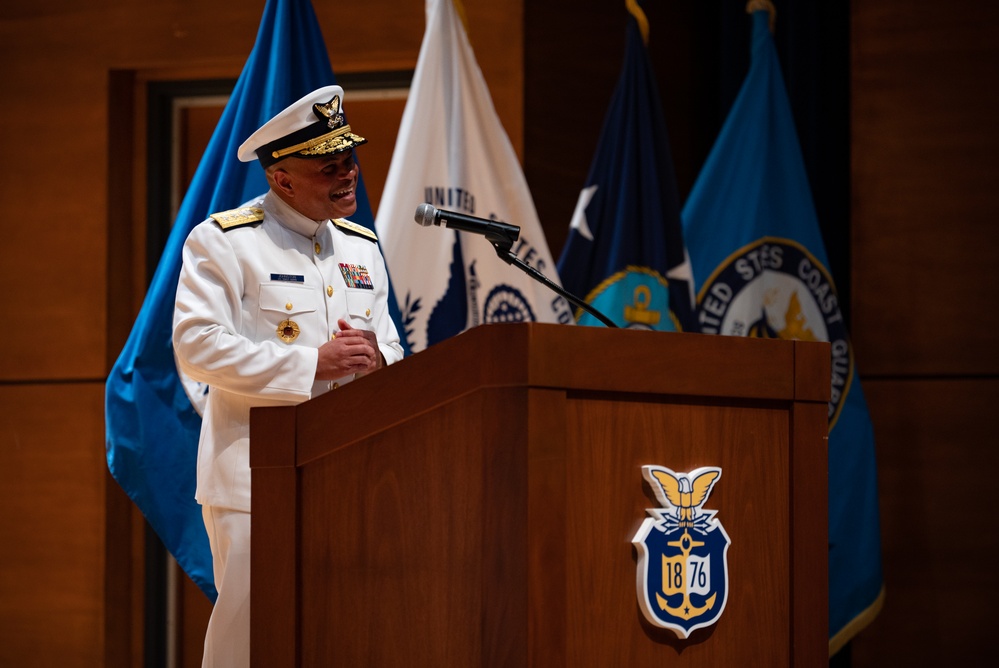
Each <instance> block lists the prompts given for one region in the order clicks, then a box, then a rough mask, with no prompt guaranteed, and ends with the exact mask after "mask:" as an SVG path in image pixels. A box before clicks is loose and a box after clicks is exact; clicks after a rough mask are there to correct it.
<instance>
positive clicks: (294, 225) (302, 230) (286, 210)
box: [263, 190, 329, 239]
mask: <svg viewBox="0 0 999 668" xmlns="http://www.w3.org/2000/svg"><path fill="white" fill-rule="evenodd" d="M263 207H264V211H266V212H267V214H268V215H270V216H272V217H273V218H274V219H275V220H277V222H279V223H280V224H281V225H283V226H284V227H287V228H288V229H289V230H291V231H292V232H297V233H298V234H301V235H302V236H303V237H308V238H309V239H311V238H312V237H314V236H316V234H317V233H318V232H319V229H320V228H321V227H323V226H324V225H325V224H326V223H327V222H328V220H329V219H326V220H320V221H318V222H317V221H315V220H312V219H311V218H308V217H306V216H303V215H302V214H300V213H299V212H298V211H296V210H295V209H293V208H292V207H291V205H290V204H288V203H287V202H285V201H284V200H283V199H281V198H280V197H278V196H277V195H276V194H275V193H274V191H273V190H270V191H268V193H267V195H266V196H265V197H264V203H263Z"/></svg>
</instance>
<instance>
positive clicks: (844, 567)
mask: <svg viewBox="0 0 999 668" xmlns="http://www.w3.org/2000/svg"><path fill="white" fill-rule="evenodd" d="M752 20H753V46H752V63H751V66H750V70H749V73H748V74H747V76H746V80H745V82H744V83H743V86H742V89H741V90H740V92H739V95H738V97H737V98H736V100H735V103H734V105H733V107H732V110H731V111H730V113H729V115H728V118H727V119H726V121H725V124H724V126H723V127H722V130H721V133H720V135H719V137H718V139H717V141H716V143H715V145H714V147H713V149H712V151H711V153H710V155H709V156H708V159H707V161H706V162H705V165H704V167H703V169H702V171H701V174H700V176H699V177H698V179H697V182H696V183H695V185H694V188H693V190H692V192H691V194H690V197H689V199H688V200H687V203H686V205H685V207H684V209H683V222H684V235H685V238H686V241H687V247H688V250H689V252H690V258H691V261H692V264H693V270H694V278H695V279H696V280H697V281H698V283H699V287H698V297H697V302H698V320H699V323H700V329H701V331H703V332H706V333H712V334H727V335H735V336H755V337H779V338H784V339H798V340H818V341H828V342H829V343H830V345H831V354H832V378H831V383H832V400H831V401H830V403H829V647H830V654H834V653H835V652H836V651H838V650H839V649H840V648H841V647H842V646H843V645H844V644H845V643H846V642H848V641H849V639H850V638H851V637H852V636H853V635H855V634H856V633H857V632H858V631H859V630H860V629H861V628H863V627H864V626H865V625H866V624H867V623H868V622H869V621H870V620H871V619H873V618H874V616H875V615H876V614H877V612H878V610H879V609H880V607H881V602H882V599H883V582H882V572H881V537H880V527H879V516H878V493H877V478H876V469H875V458H874V435H873V429H872V426H871V420H870V416H869V414H868V411H867V404H866V402H865V400H864V395H863V392H862V391H861V387H860V378H859V376H858V374H857V370H856V368H855V365H854V358H853V349H852V347H851V345H850V340H849V338H848V336H847V331H846V327H845V326H844V323H843V315H842V312H841V311H840V307H839V304H838V302H837V297H836V289H835V287H834V284H833V280H832V276H830V274H829V269H828V267H829V262H828V259H827V258H826V252H825V248H824V246H823V243H822V237H821V235H820V231H819V225H818V218H817V216H816V213H815V207H814V204H813V202H812V196H811V189H810V187H809V184H808V180H807V176H806V173H805V166H804V161H803V159H802V156H801V149H800V147H799V145H798V139H797V135H796V133H795V126H794V119H793V118H792V116H791V108H790V104H789V102H788V98H787V92H786V91H785V89H784V80H783V77H782V75H781V70H780V64H779V62H778V59H777V52H776V49H775V47H774V43H773V39H772V37H771V35H770V31H769V27H768V20H769V16H768V14H767V13H766V12H763V11H758V12H755V13H754V14H753V17H752Z"/></svg>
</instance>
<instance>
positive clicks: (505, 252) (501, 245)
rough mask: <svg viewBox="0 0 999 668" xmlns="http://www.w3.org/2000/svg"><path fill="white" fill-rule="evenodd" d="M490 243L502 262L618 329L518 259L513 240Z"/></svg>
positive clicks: (594, 310) (612, 327)
mask: <svg viewBox="0 0 999 668" xmlns="http://www.w3.org/2000/svg"><path fill="white" fill-rule="evenodd" d="M489 242H490V243H491V244H492V245H493V248H495V249H496V255H498V256H499V258H500V259H501V260H503V261H504V262H506V263H507V264H512V265H514V266H515V267H518V268H520V269H521V270H523V271H524V273H526V274H527V275H528V276H530V277H531V278H533V279H534V280H536V281H538V282H539V283H541V284H542V285H544V286H545V287H546V288H548V289H549V290H551V291H553V292H555V293H556V294H558V295H561V296H562V297H565V298H566V299H567V300H568V301H569V302H570V303H572V304H575V305H576V306H578V307H579V308H581V309H583V310H584V311H586V312H587V313H589V314H590V315H592V316H593V317H594V318H596V319H597V320H599V321H600V322H602V323H603V324H604V325H606V326H607V327H610V328H611V329H617V328H618V326H617V325H615V324H614V321H613V320H611V319H610V318H608V317H607V316H605V315H604V314H603V313H601V312H600V311H598V310H597V309H595V308H593V307H592V306H590V305H589V304H587V303H586V302H584V301H583V300H582V299H580V298H579V297H577V296H575V295H574V294H572V293H570V292H568V291H567V290H565V289H564V288H563V287H562V286H561V285H559V284H557V283H555V282H554V281H552V280H551V279H550V278H548V277H547V276H545V275H544V274H542V273H541V272H540V271H538V270H537V269H535V268H534V267H532V266H531V265H529V264H527V263H526V262H524V261H523V260H521V259H520V258H519V257H517V255H516V253H514V252H513V251H511V250H510V247H511V246H512V245H513V242H512V241H511V240H508V239H502V240H500V239H490V240H489Z"/></svg>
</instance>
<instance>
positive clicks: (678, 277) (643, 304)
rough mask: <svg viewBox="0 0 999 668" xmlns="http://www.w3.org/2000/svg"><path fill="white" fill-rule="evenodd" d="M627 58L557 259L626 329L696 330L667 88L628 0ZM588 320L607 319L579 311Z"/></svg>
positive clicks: (564, 274)
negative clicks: (666, 112) (664, 96)
mask: <svg viewBox="0 0 999 668" xmlns="http://www.w3.org/2000/svg"><path fill="white" fill-rule="evenodd" d="M629 10H631V11H632V12H633V13H632V14H631V16H630V17H629V18H628V27H627V39H626V47H625V56H624V65H623V66H622V68H621V75H620V78H619V79H618V82H617V86H616V88H615V90H614V94H613V97H612V98H611V103H610V107H609V109H608V111H607V115H606V117H605V118H604V125H603V129H602V130H601V133H600V140H599V142H598V145H597V150H596V154H595V156H594V158H593V163H592V164H591V166H590V173H589V175H588V176H587V178H586V185H585V186H584V188H583V190H582V192H581V193H580V196H579V201H578V202H577V204H576V211H575V213H574V214H573V217H572V222H571V224H570V230H569V237H568V239H567V241H566V244H565V247H564V248H563V250H562V256H561V257H560V258H559V261H558V274H559V276H560V277H561V279H562V285H563V287H565V288H566V289H567V290H568V291H569V292H570V293H572V294H574V295H576V296H577V297H580V298H582V299H583V300H584V301H586V303H588V304H590V305H591V306H593V307H594V308H595V309H596V310H597V311H599V312H600V313H603V314H604V315H605V316H607V317H608V318H609V319H610V320H612V321H613V322H614V323H615V324H616V325H618V326H621V327H639V328H644V329H654V330H660V331H677V330H686V329H691V328H692V326H693V321H692V319H691V314H692V310H693V304H692V301H693V300H692V293H693V284H692V281H691V279H690V265H689V263H688V262H687V261H686V257H685V251H684V244H683V230H682V226H681V224H680V200H679V196H678V195H677V187H676V176H675V175H674V172H673V158H672V155H671V153H670V148H669V138H668V136H667V133H666V121H665V119H664V117H663V113H662V105H661V103H660V98H659V91H658V87H657V86H656V81H655V76H654V74H653V71H652V66H651V63H650V61H649V55H648V51H647V49H646V47H645V42H644V40H643V34H642V30H644V29H645V27H646V22H645V16H644V14H643V13H642V12H641V9H639V8H638V6H637V4H635V3H629ZM577 322H578V323H579V324H581V325H595V324H598V323H599V321H598V320H597V319H596V318H594V317H593V316H592V315H590V314H589V313H585V312H580V313H577Z"/></svg>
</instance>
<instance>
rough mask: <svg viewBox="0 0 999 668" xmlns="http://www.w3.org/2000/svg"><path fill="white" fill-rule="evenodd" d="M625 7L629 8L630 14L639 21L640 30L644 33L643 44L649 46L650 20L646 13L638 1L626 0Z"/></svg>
mask: <svg viewBox="0 0 999 668" xmlns="http://www.w3.org/2000/svg"><path fill="white" fill-rule="evenodd" d="M624 6H625V7H627V8H628V13H630V14H631V15H632V16H634V17H635V20H636V21H638V29H639V31H641V33H642V42H643V43H644V44H645V46H648V45H649V20H648V19H647V18H646V17H645V12H643V11H642V8H641V7H640V6H639V5H638V0H624Z"/></svg>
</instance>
